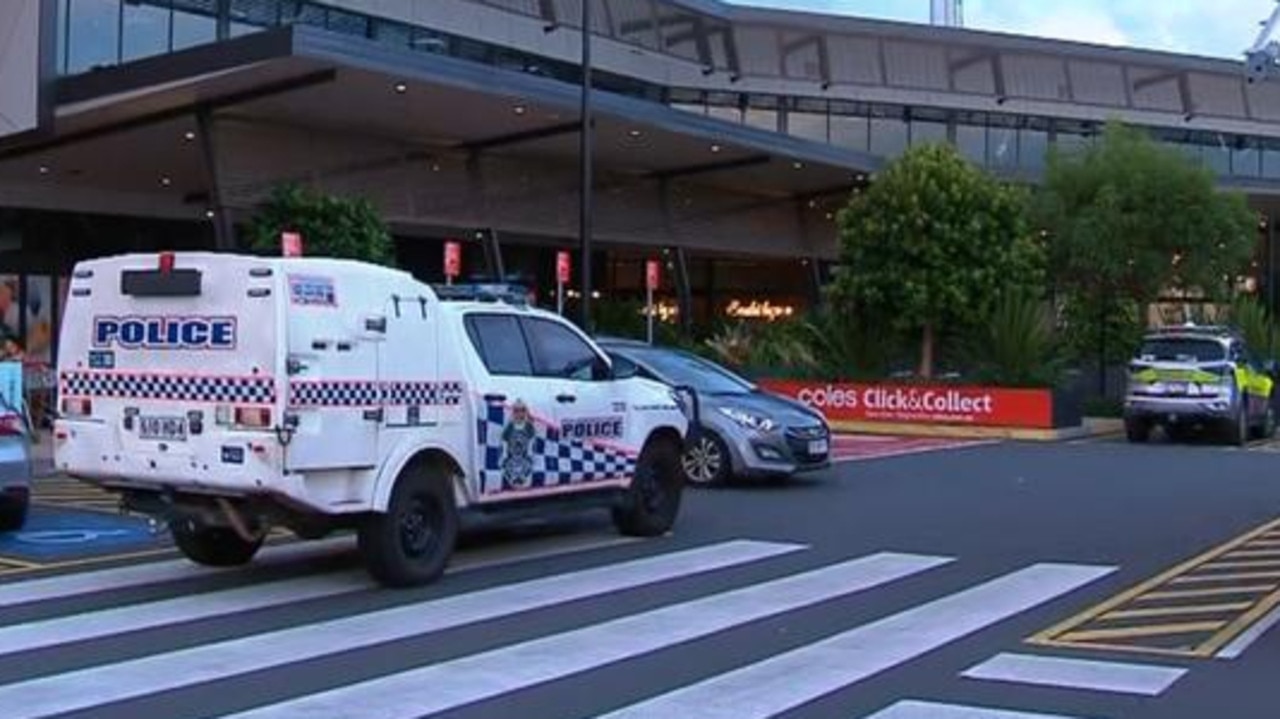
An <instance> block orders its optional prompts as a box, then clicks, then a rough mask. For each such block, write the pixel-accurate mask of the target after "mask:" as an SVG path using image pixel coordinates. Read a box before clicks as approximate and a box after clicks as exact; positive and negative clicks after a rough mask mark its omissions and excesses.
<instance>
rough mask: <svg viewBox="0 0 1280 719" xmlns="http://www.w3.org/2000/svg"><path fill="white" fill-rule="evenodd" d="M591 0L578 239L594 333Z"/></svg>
mask: <svg viewBox="0 0 1280 719" xmlns="http://www.w3.org/2000/svg"><path fill="white" fill-rule="evenodd" d="M591 5H592V2H591V0H583V3H582V98H581V100H582V107H581V114H582V117H581V123H582V129H581V132H580V133H579V140H580V144H579V146H578V162H579V178H578V179H579V184H580V192H579V200H578V201H579V207H578V242H579V245H580V251H581V254H582V298H581V302H582V305H581V308H582V329H583V331H586V332H592V331H593V330H594V329H595V324H594V323H593V322H592V321H591V290H592V287H591V220H592V216H591V214H592V209H593V207H592V196H591V188H592V183H593V180H592V176H591V165H592V162H591V153H592V149H593V137H592V129H593V127H592V125H593V122H592V118H591V72H592V68H591Z"/></svg>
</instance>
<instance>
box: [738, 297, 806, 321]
mask: <svg viewBox="0 0 1280 719" xmlns="http://www.w3.org/2000/svg"><path fill="white" fill-rule="evenodd" d="M724 311H725V314H727V315H729V316H730V317H739V318H742V319H755V320H769V321H771V322H772V321H773V320H777V319H781V318H783V317H791V316H792V315H794V314H795V313H796V308H795V307H792V306H791V305H775V304H773V303H772V302H770V301H769V300H764V301H763V302H761V301H760V300H751V301H750V302H743V301H742V300H733V301H731V302H730V303H729V306H728V307H726V308H725V310H724Z"/></svg>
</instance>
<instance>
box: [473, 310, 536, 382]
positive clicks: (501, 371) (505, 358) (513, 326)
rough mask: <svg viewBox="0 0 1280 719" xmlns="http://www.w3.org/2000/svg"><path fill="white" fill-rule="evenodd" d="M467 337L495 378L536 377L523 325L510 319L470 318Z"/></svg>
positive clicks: (513, 318) (484, 316) (505, 317)
mask: <svg viewBox="0 0 1280 719" xmlns="http://www.w3.org/2000/svg"><path fill="white" fill-rule="evenodd" d="M466 325H467V336H468V337H470V338H471V344H472V346H474V347H475V348H476V352H477V353H479V355H480V359H481V360H483V361H484V365H485V367H486V368H488V370H489V374H494V375H524V376H530V375H532V374H533V360H532V359H531V358H530V356H529V346H528V345H527V344H525V340H524V333H523V332H522V331H521V330H520V321H519V320H518V319H516V318H515V317H513V316H511V315H469V316H468V317H467V320H466Z"/></svg>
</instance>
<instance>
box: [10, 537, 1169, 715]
mask: <svg viewBox="0 0 1280 719" xmlns="http://www.w3.org/2000/svg"><path fill="white" fill-rule="evenodd" d="M343 541H344V540H341V539H339V540H326V541H325V542H315V543H307V544H289V545H284V546H280V547H273V548H270V549H269V550H265V551H264V552H263V555H262V557H261V559H260V561H259V562H258V564H259V565H261V566H260V567H259V566H255V567H254V569H253V571H248V570H235V569H208V568H202V567H196V566H194V565H190V564H186V563H184V562H181V561H178V562H174V561H163V562H154V563H151V564H140V565H133V566H128V567H122V568H117V569H111V570H100V571H94V572H86V573H82V574H69V575H62V576H55V577H49V578H42V579H32V580H27V581H22V582H11V583H5V584H0V707H4V711H3V716H4V717H5V718H6V719H36V718H41V717H53V716H64V715H72V714H74V716H76V717H82V718H88V717H98V716H101V717H104V718H105V717H117V716H165V717H167V718H168V719H185V718H186V717H191V718H192V719H194V718H195V717H202V718H204V717H214V716H218V717H229V718H231V719H308V718H310V717H315V718H323V719H344V718H350V719H417V718H419V717H428V716H436V715H440V714H446V713H447V714H448V716H450V717H462V716H467V717H470V716H476V717H482V716H497V715H498V714H494V713H492V712H490V711H487V710H486V707H491V706H492V703H493V702H504V701H516V700H519V699H520V698H521V697H523V696H526V695H528V694H530V693H533V692H536V691H538V690H540V689H545V688H546V687H554V686H566V687H581V688H583V691H584V692H589V693H585V694H584V693H578V694H575V696H578V697H580V698H581V697H584V696H585V697H587V699H580V701H585V702H586V704H589V705H590V706H586V704H582V705H575V707H573V708H568V707H566V708H564V709H563V710H559V709H546V708H545V707H544V711H541V712H539V714H538V715H539V716H555V717H560V716H564V717H565V718H566V719H573V718H574V717H581V718H582V719H586V718H587V717H596V718H598V719H648V718H653V719H658V718H662V719H668V718H670V717H696V718H697V719H721V718H729V717H732V718H733V719H765V718H766V717H779V716H784V715H786V714H787V713H788V712H791V711H794V710H796V709H797V708H800V707H803V706H805V705H807V704H810V703H812V702H814V701H816V700H820V699H823V698H827V697H830V696H832V695H834V694H837V693H840V692H845V691H848V690H855V691H856V689H857V688H858V687H860V686H862V685H863V684H864V683H865V682H867V681H868V680H870V679H872V678H875V677H877V676H879V675H882V674H885V673H887V672H890V671H893V670H894V669H897V668H901V667H903V666H905V665H907V664H909V663H911V662H913V661H915V660H918V659H921V658H923V657H925V656H926V655H930V654H932V653H934V652H936V651H938V650H940V649H943V648H944V647H948V646H950V645H953V644H955V643H957V642H959V641H960V640H962V639H965V638H966V637H971V636H973V635H975V634H978V633H980V632H982V631H984V630H987V629H990V628H994V627H997V626H998V625H1000V624H1001V623H1003V622H1006V621H1008V620H1010V619H1012V618H1014V617H1016V616H1018V615H1020V614H1022V613H1024V612H1028V611H1031V610H1034V609H1036V608H1038V607H1043V606H1044V605H1046V604H1048V603H1050V602H1053V601H1056V600H1059V599H1062V598H1064V597H1068V596H1070V595H1072V594H1073V593H1076V592H1079V591H1081V590H1085V589H1087V588H1089V587H1091V586H1092V585H1094V584H1095V583H1097V582H1099V581H1100V580H1103V579H1104V578H1106V577H1108V576H1111V575H1112V574H1113V573H1114V572H1116V571H1117V567H1114V566H1096V565H1086V564H1068V563H1031V564H1028V565H1026V566H1021V567H1014V568H1010V569H1009V570H1008V571H1003V572H996V573H991V572H981V573H979V574H980V576H978V575H975V576H976V578H973V579H972V580H970V579H967V577H969V576H970V575H969V574H967V573H965V572H961V571H957V570H960V569H962V568H964V566H965V565H966V562H965V559H964V558H963V557H956V556H950V555H946V554H938V555H934V554H923V553H910V552H898V551H892V550H890V549H885V550H883V551H876V552H871V553H866V554H861V555H856V556H850V557H843V558H837V559H833V558H831V557H830V556H828V555H826V554H819V553H818V552H817V551H816V550H815V549H814V548H813V547H810V546H807V545H804V544H797V543H791V542H780V541H765V540H756V539H732V540H727V541H720V542H713V543H708V544H702V545H695V546H683V545H681V546H672V545H673V544H674V540H673V539H670V538H668V539H665V540H655V541H653V542H642V543H632V544H627V545H619V546H617V547H610V548H607V549H601V548H595V549H590V550H583V551H582V552H578V553H575V554H571V555H558V556H556V557H554V558H539V559H531V560H528V561H527V562H526V563H517V564H516V565H513V569H512V571H508V572H503V573H502V574H501V576H494V574H495V573H492V572H481V571H474V572H463V573H457V572H455V573H451V574H448V575H446V577H445V579H444V580H442V581H441V582H440V583H438V584H436V585H434V586H431V587H426V588H421V589H414V590H402V591H391V590H386V589H382V588H380V587H377V586H376V585H374V584H373V583H372V581H371V580H369V579H368V578H367V577H366V576H365V575H364V574H363V573H362V572H361V571H360V570H359V569H357V568H352V567H347V566H343V565H341V564H337V565H336V566H329V565H326V569H324V570H323V571H318V572H310V573H307V572H303V573H295V574H292V575H290V574H288V573H287V572H286V573H284V574H282V573H281V571H282V570H288V569H289V568H291V567H294V566H300V565H301V564H302V563H305V562H308V561H313V560H314V559H315V558H316V556H319V555H324V554H326V553H333V552H343V551H347V550H348V549H349V546H344V545H343V544H342V542H343ZM346 541H349V540H346ZM548 562H554V564H547V563H548ZM331 564H332V563H331ZM521 564H528V565H529V566H527V567H523V568H522V567H521ZM544 565H546V566H556V567H559V568H560V571H557V572H555V573H549V572H547V571H544ZM521 569H523V571H517V570H521ZM947 572H950V573H949V574H948V573H947ZM511 574H514V575H515V576H513V577H510V578H509V579H508V581H498V580H500V579H502V578H503V577H507V576H508V575H511ZM912 580H938V581H929V582H927V583H926V584H923V585H922V584H920V583H919V582H917V583H916V584H909V585H908V586H909V587H913V589H912V591H910V592H906V593H905V594H903V593H901V592H898V591H896V590H901V589H903V585H904V583H908V582H910V581H912ZM943 580H945V581H943ZM494 582H496V583H494ZM937 586H943V587H945V589H941V590H931V589H929V588H930V587H937ZM921 597H923V598H921ZM832 603H839V604H840V606H842V607H843V606H847V607H850V608H853V609H854V610H856V609H857V608H859V607H862V608H871V609H874V611H871V612H870V613H869V615H868V616H871V617H873V618H872V619H870V620H866V621H863V620H860V619H858V618H856V617H857V616H861V615H858V614H856V612H855V615H854V616H853V617H850V618H847V619H837V620H836V624H835V625H834V626H830V627H829V628H827V629H824V633H823V635H822V636H820V637H817V638H814V639H812V640H811V641H808V642H807V643H806V642H800V643H798V644H796V643H789V642H778V643H776V646H775V645H774V643H773V641H772V640H771V639H770V638H769V637H770V636H771V635H768V634H760V632H759V628H760V627H761V626H763V625H767V624H768V623H769V622H778V621H784V620H791V619H796V618H802V617H804V616H812V615H813V613H815V612H820V611H822V609H823V607H829V606H830V605H832ZM822 616H827V615H826V614H823V615H822ZM836 616H843V615H836ZM737 635H743V636H749V637H752V640H753V641H758V642H760V652H759V653H758V654H755V653H753V654H752V655H751V656H745V657H741V658H737V657H732V658H730V659H731V660H732V661H730V662H728V663H729V664H731V665H732V666H731V667H729V668H728V669H723V667H720V669H721V670H720V671H719V672H718V673H717V669H716V668H712V669H706V668H704V667H705V663H704V662H701V661H697V660H692V659H688V658H687V657H690V656H691V655H694V654H696V653H697V652H699V651H705V644H706V643H707V642H714V641H717V640H719V639H722V638H724V637H728V636H737ZM654 657H658V658H660V659H661V661H662V662H663V664H664V665H665V666H668V667H670V668H672V670H673V672H674V673H671V674H669V673H668V672H661V673H660V676H655V677H653V679H652V685H651V686H649V685H646V686H645V688H644V695H643V696H640V697H638V698H637V697H634V696H631V695H629V694H625V693H624V694H623V695H620V696H618V697H616V698H615V697H613V696H611V695H610V693H609V692H600V691H589V690H588V689H587V688H588V687H592V686H594V685H593V677H596V676H598V674H599V673H600V672H607V671H609V670H610V669H612V668H618V667H628V666H638V665H641V664H643V663H644V662H645V661H647V660H651V659H652V658H654ZM721 663H723V662H717V663H716V664H721ZM1185 672H1186V670H1185V669H1182V668H1179V667H1173V666H1162V667H1156V666H1145V665H1140V664H1120V663H1104V662H1096V663H1095V662H1091V661H1088V660H1083V659H1078V658H1076V659H1066V658H1057V657H1051V656H1043V655H1041V656H1032V655H1023V654H1016V653H1010V652H1005V653H995V655H994V656H992V657H990V658H988V659H986V660H985V661H983V662H981V663H977V664H974V665H973V666H956V667H955V670H954V677H955V679H956V681H958V682H999V683H1000V684H1002V685H1005V686H1013V685H1025V686H1028V687H1034V686H1059V687H1072V688H1075V689H1080V690H1094V691H1098V692H1100V693H1101V694H1104V695H1114V694H1116V693H1125V692H1127V693H1130V694H1137V695H1142V696H1144V697H1157V696H1159V695H1161V694H1162V693H1164V692H1165V691H1167V690H1168V689H1169V688H1171V687H1172V686H1173V685H1174V684H1175V683H1176V682H1177V681H1178V680H1179V679H1180V678H1181V677H1182V675H1183V674H1184V673H1185ZM673 677H677V678H674V679H673ZM647 679H648V677H647V676H646V675H640V676H639V678H638V680H639V681H641V683H644V681H645V680H647ZM1029 696H1034V695H1029ZM522 716H523V714H522ZM846 716H847V717H854V716H864V717H871V718H872V719H915V718H916V717H930V718H931V719H953V718H954V719H979V718H985V719H1037V718H1039V719H1053V718H1055V717H1056V718H1057V719H1080V717H1072V716H1062V715H1061V714H1060V713H1054V712H1044V711H1037V709H1036V707H1034V706H1032V705H1028V706H1025V707H1012V706H1010V707H1000V708H997V707H981V706H976V705H975V706H966V705H962V704H954V703H953V704H948V703H945V702H934V701H931V699H930V698H929V697H915V696H902V697H896V698H895V699H894V700H893V701H890V702H886V703H884V704H883V705H882V706H880V707H878V708H877V709H876V710H875V711H874V712H872V713H870V714H867V713H866V712H865V711H864V712H863V713H862V714H861V715H857V714H842V715H840V719H844V717H846ZM1090 716H1093V715H1090ZM1098 719H1102V717H1101V716H1099V717H1098Z"/></svg>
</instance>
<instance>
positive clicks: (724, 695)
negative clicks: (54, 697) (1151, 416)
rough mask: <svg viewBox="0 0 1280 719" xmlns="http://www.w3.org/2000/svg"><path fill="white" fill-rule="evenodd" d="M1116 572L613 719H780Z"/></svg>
mask: <svg viewBox="0 0 1280 719" xmlns="http://www.w3.org/2000/svg"><path fill="white" fill-rule="evenodd" d="M1115 569H1116V568H1115V567H1092V566H1081V565H1070V564H1037V565H1034V566H1031V567H1027V568H1025V569H1021V570H1019V571H1017V572H1014V573H1012V574H1009V575H1005V576H1003V577H1000V578H997V579H993V580H991V581H989V582H986V583H985V584H981V585H978V586H976V587H972V588H970V589H967V590H965V591H963V592H959V593H957V594H953V595H950V596H947V597H943V598H941V599H937V600H934V601H932V602H929V603H928V604H923V605H921V606H919V607H915V608H913V609H909V610H907V611H904V612H901V613H899V614H895V615H893V616H890V617H886V618H884V619H881V620H878V621H875V622H872V623H871V624H867V625H865V626H862V627H858V628H856V629H852V630H849V631H847V632H844V633H841V634H837V635H835V636H833V637H830V638H828V639H825V640H823V641H820V642H817V643H814V644H810V645H807V646H804V647H801V648H799V649H795V650H792V651H790V652H787V653H785V654H780V655H778V656H775V657H773V658H770V659H766V660H764V661H761V662H758V663H756V664H752V665H749V666H746V667H743V668H742V669H738V670H736V671H732V672H728V673H726V674H721V675H719V676H717V677H713V678H711V679H707V680H705V681H703V682H699V683H697V684H693V685H691V686H688V687H685V688H683V689H678V690H675V691H672V692H669V693H667V694H665V695H662V696H658V697H655V698H653V699H651V700H649V701H645V702H641V703H638V704H634V705H632V706H629V707H624V708H622V709H620V710H619V711H617V712H613V713H611V714H608V715H606V716H607V717H608V719H637V718H638V717H645V718H646V719H667V718H669V717H695V716H696V717H698V719H765V718H766V717H772V716H775V715H777V714H781V713H782V712H784V711H787V710H789V709H792V708H794V707H797V706H799V705H801V704H804V703H806V702H809V701H812V700H814V699H817V698H819V697H822V696H824V695H826V694H829V693H831V692H834V691H838V690H840V689H842V688H844V687H847V686H849V685H852V684H854V683H856V682H858V681H861V680H863V679H866V678H867V677H870V676H873V675H875V674H878V673H880V672H882V671H885V670H887V669H891V668H893V667H895V666H897V665H899V664H902V663H904V662H907V661H910V660H912V659H915V658H916V657H919V656H922V655H924V654H926V653H928V652H930V651H933V650H934V649H937V648H938V647H941V646H943V645H945V644H948V643H950V642H953V641H955V640H957V639H960V638H962V637H964V636H966V635H968V634H971V633H973V632H976V631H979V630H981V629H983V628H985V627H987V626H989V625H992V624H995V623H996V622H999V621H1002V620H1004V619H1007V618H1009V617H1011V616H1014V615H1015V614H1018V613H1020V612H1023V611H1026V610H1028V609H1030V608H1032V607H1034V606H1036V605H1038V604H1041V603H1043V602H1047V601H1049V600H1051V599H1053V598H1055V597H1057V596H1059V595H1062V594H1065V593H1067V592H1070V591H1073V590H1075V589H1077V588H1079V587H1081V586H1084V585H1085V584H1088V583H1090V582H1093V581H1096V580H1097V579H1099V578H1101V577H1103V576H1106V575H1107V574H1110V573H1112V572H1114V571H1115ZM15 699H16V696H15Z"/></svg>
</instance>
